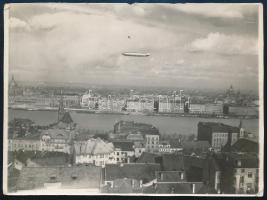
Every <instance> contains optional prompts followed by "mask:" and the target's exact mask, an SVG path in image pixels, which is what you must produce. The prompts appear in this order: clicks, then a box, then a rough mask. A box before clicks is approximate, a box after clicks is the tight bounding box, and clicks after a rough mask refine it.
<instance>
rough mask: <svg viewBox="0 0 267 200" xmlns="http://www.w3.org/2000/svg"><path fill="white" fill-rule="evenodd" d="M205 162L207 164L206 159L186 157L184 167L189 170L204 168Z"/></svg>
mask: <svg viewBox="0 0 267 200" xmlns="http://www.w3.org/2000/svg"><path fill="white" fill-rule="evenodd" d="M204 162H205V159H204V158H199V157H196V156H184V165H185V168H186V169H189V168H190V167H192V166H193V167H198V168H203V167H204Z"/></svg>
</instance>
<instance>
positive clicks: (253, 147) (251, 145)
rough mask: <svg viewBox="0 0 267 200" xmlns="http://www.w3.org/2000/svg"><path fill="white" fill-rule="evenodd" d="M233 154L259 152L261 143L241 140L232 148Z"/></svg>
mask: <svg viewBox="0 0 267 200" xmlns="http://www.w3.org/2000/svg"><path fill="white" fill-rule="evenodd" d="M231 151H232V152H254V153H258V152H259V143H258V142H255V141H252V140H249V139H246V138H240V139H239V140H237V141H236V142H235V143H234V144H233V145H232V147H231Z"/></svg>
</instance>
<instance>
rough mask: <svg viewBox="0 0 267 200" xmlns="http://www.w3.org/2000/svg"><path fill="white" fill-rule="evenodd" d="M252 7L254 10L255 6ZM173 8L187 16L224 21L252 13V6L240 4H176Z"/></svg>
mask: <svg viewBox="0 0 267 200" xmlns="http://www.w3.org/2000/svg"><path fill="white" fill-rule="evenodd" d="M254 7H255V8H256V5H255V6H254ZM175 8H176V9H177V10H179V11H182V12H184V13H188V14H196V15H202V16H204V17H216V18H217V17H219V18H226V19H231V18H236V19H242V18H244V16H245V14H247V13H251V12H253V5H252V6H245V5H243V6H242V5H240V4H236V5H235V4H220V5H217V4H197V5H196V4H178V5H177V6H176V7H175Z"/></svg>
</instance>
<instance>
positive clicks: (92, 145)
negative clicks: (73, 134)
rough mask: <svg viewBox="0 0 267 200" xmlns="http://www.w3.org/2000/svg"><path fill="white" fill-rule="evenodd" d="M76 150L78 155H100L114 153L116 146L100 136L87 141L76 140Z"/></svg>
mask: <svg viewBox="0 0 267 200" xmlns="http://www.w3.org/2000/svg"><path fill="white" fill-rule="evenodd" d="M74 150H75V153H76V155H81V154H89V155H98V154H108V153H112V152H113V151H114V146H113V144H112V143H111V142H105V141H103V140H101V139H100V138H97V139H94V138H92V139H89V140H87V141H82V142H78V141H77V142H74Z"/></svg>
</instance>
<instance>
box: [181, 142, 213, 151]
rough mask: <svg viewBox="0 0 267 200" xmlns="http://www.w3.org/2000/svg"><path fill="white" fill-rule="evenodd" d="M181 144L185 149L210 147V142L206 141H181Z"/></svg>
mask: <svg viewBox="0 0 267 200" xmlns="http://www.w3.org/2000/svg"><path fill="white" fill-rule="evenodd" d="M182 146H183V148H184V149H185V150H187V149H203V150H204V149H208V148H209V147H210V144H209V142H208V141H202V140H199V141H184V142H183V143H182Z"/></svg>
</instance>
